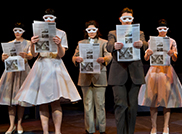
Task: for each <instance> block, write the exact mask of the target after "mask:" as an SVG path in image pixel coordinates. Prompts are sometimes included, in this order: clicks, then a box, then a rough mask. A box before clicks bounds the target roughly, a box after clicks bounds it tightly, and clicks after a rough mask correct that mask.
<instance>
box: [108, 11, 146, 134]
mask: <svg viewBox="0 0 182 134" xmlns="http://www.w3.org/2000/svg"><path fill="white" fill-rule="evenodd" d="M133 19H134V18H133V10H132V9H129V8H124V9H123V10H122V11H121V16H120V17H119V21H120V22H121V24H122V25H131V24H132V22H133ZM133 46H134V47H135V48H138V49H140V48H141V51H143V49H145V48H146V47H147V42H146V41H145V36H144V33H143V32H142V31H140V40H139V41H136V42H134V43H133ZM122 48H123V43H119V42H117V37H116V30H114V31H110V32H109V34H108V43H107V50H108V52H111V53H112V56H113V60H112V62H111V66H110V72H109V79H108V84H109V85H111V86H112V89H113V94H114V102H115V107H114V108H115V119H116V125H117V134H134V130H135V122H136V115H137V108H138V92H139V89H140V86H141V85H142V84H144V83H145V80H144V70H143V64H142V61H141V60H138V61H132V62H118V61H117V50H120V49H122Z"/></svg>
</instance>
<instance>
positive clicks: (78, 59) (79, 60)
mask: <svg viewBox="0 0 182 134" xmlns="http://www.w3.org/2000/svg"><path fill="white" fill-rule="evenodd" d="M75 60H76V62H78V63H81V62H83V58H81V57H76V58H75Z"/></svg>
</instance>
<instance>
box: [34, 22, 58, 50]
mask: <svg viewBox="0 0 182 134" xmlns="http://www.w3.org/2000/svg"><path fill="white" fill-rule="evenodd" d="M33 34H34V36H39V41H38V42H37V43H36V44H35V52H36V53H38V52H57V45H56V44H55V43H54V41H53V37H55V36H56V23H55V22H41V21H34V23H33Z"/></svg>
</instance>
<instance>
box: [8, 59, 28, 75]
mask: <svg viewBox="0 0 182 134" xmlns="http://www.w3.org/2000/svg"><path fill="white" fill-rule="evenodd" d="M4 64H5V71H6V72H18V71H25V61H24V59H23V58H22V57H21V56H10V57H8V58H7V59H6V60H5V61H4Z"/></svg>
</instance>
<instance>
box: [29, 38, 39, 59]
mask: <svg viewBox="0 0 182 134" xmlns="http://www.w3.org/2000/svg"><path fill="white" fill-rule="evenodd" d="M38 41H39V36H33V37H32V38H31V54H32V55H33V57H36V56H37V55H38V53H35V46H34V44H35V43H37V42H38Z"/></svg>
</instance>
